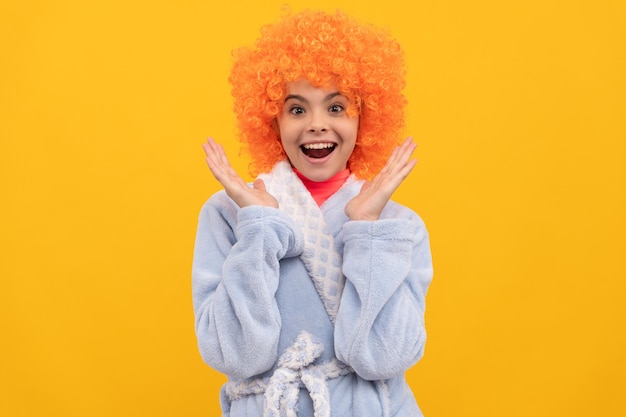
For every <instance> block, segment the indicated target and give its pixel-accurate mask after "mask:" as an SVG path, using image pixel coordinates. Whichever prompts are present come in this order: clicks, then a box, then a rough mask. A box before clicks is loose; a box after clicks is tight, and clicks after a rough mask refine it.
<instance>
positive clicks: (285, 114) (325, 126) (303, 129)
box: [276, 80, 359, 182]
mask: <svg viewBox="0 0 626 417" xmlns="http://www.w3.org/2000/svg"><path fill="white" fill-rule="evenodd" d="M286 92H287V94H286V97H285V102H284V104H283V109H282V111H281V112H280V114H279V115H278V117H277V119H276V122H277V127H278V131H279V136H280V140H281V142H282V144H283V148H284V149H285V152H286V153H287V157H288V158H289V162H291V165H292V166H293V167H294V168H296V169H297V170H298V171H300V173H301V174H302V175H304V176H305V177H307V178H308V179H310V180H312V181H318V182H320V181H326V180H327V179H329V178H331V177H333V176H334V175H335V174H337V173H338V172H340V171H342V170H344V169H346V167H347V163H348V158H350V155H352V151H353V150H354V145H355V143H356V137H357V131H358V127H359V118H358V116H357V117H350V116H348V113H347V109H348V106H349V105H350V101H349V100H348V98H347V97H344V96H342V95H341V94H339V92H338V91H337V90H335V89H333V88H331V89H323V88H318V87H314V86H312V85H311V84H310V83H309V82H308V81H306V80H300V81H295V82H291V83H288V84H287V88H286Z"/></svg>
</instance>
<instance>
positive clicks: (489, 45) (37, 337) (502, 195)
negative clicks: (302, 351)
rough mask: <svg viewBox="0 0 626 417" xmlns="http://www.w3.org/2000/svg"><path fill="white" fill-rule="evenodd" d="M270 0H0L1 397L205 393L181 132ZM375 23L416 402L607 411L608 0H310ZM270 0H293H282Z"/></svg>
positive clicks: (90, 409) (232, 149) (613, 280)
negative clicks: (394, 137)
mask: <svg viewBox="0 0 626 417" xmlns="http://www.w3.org/2000/svg"><path fill="white" fill-rule="evenodd" d="M282 3H283V0H268V1H257V0H245V1H237V2H230V1H210V0H206V1H192V0H181V1H164V0H153V1H129V0H125V1H122V0H109V1H104V0H97V1H78V0H74V1H71V0H64V1H40V2H37V1H33V0H30V1H15V0H2V2H1V3H0V139H1V144H0V175H1V177H0V178H1V183H0V185H1V188H0V196H1V197H0V198H1V203H0V239H1V247H0V257H1V258H0V260H1V262H0V277H1V287H0V313H1V314H0V320H1V321H0V332H1V333H0V335H1V336H0V338H1V339H0V415H2V416H7V417H20V416H63V417H74V416H76V417H91V416H94V417H95V416H117V417H122V416H151V417H155V416H195V415H204V416H216V415H219V411H218V410H219V408H218V405H217V398H218V387H219V385H220V384H221V383H222V382H223V381H224V378H223V377H222V376H221V375H219V374H218V373H215V372H213V371H212V370H210V368H209V367H207V366H206V365H204V364H203V363H202V361H201V359H200V356H199V354H198V352H197V349H196V345H195V336H194V333H193V318H192V307H191V295H190V266H191V255H192V249H193V240H194V234H195V227H196V220H197V214H198V211H199V209H200V206H201V204H202V203H203V202H204V200H205V199H206V198H208V196H209V195H211V194H212V193H213V192H215V191H216V190H217V189H218V184H217V183H216V182H215V180H213V179H212V178H211V177H210V175H209V172H208V170H207V168H206V166H205V163H204V160H203V153H202V150H201V146H200V145H201V143H202V142H203V141H204V140H205V138H206V137H207V136H209V135H211V136H214V137H216V138H217V139H218V140H220V141H223V142H227V143H228V146H227V150H228V153H229V154H230V155H231V157H232V158H233V159H236V164H237V167H238V168H239V170H240V171H241V172H242V173H244V172H245V169H246V166H247V162H246V161H245V160H243V159H240V158H238V156H237V155H238V145H237V143H236V141H234V140H233V132H234V117H233V115H232V112H231V101H230V96H229V86H228V84H227V81H226V79H227V75H228V71H229V67H230V51H231V50H232V49H233V48H236V47H238V46H241V45H244V44H250V43H251V42H252V41H253V39H254V38H255V37H256V36H257V34H258V29H259V27H260V26H261V25H262V24H265V23H267V22H271V21H274V20H275V19H276V18H277V17H278V16H279V15H280V14H281V5H282ZM309 6H315V7H321V8H324V9H327V10H334V9H335V8H342V9H344V10H345V11H346V12H348V13H350V14H352V15H354V16H356V17H357V18H359V19H361V20H366V21H370V22H374V23H377V24H379V25H383V26H388V27H390V28H391V30H392V32H393V33H394V34H395V36H396V37H397V38H398V39H399V40H400V42H401V43H402V44H403V45H404V47H405V50H406V53H407V56H408V63H409V79H408V83H409V84H408V88H407V95H408V98H409V103H410V104H409V115H408V119H407V123H408V128H407V135H409V134H410V135H413V136H414V137H415V138H416V140H417V141H418V142H419V148H418V158H419V160H420V162H419V164H418V166H417V168H416V169H415V171H414V172H413V174H412V176H411V177H410V179H408V180H407V181H406V183H405V184H403V186H402V188H401V189H400V190H399V191H398V192H397V194H396V195H395V199H397V200H399V201H400V202H402V203H405V204H407V205H409V206H411V207H412V208H414V209H415V210H416V211H418V212H419V213H420V214H421V215H422V217H423V218H424V219H425V221H426V222H427V225H428V226H429V230H430V233H431V238H432V248H433V255H434V263H435V268H436V273H435V279H434V281H433V285H432V287H431V291H430V293H429V295H428V311H427V327H428V331H429V341H428V344H427V349H426V356H425V358H424V359H423V360H422V361H421V362H420V363H419V364H418V365H417V366H416V367H414V368H413V369H411V370H410V371H409V372H408V379H409V382H410V384H411V387H412V388H413V390H414V392H415V395H416V397H417V399H418V402H419V404H420V406H421V407H422V409H423V411H424V413H425V415H426V416H427V417H453V416H481V417H485V416H493V417H503V416H506V417H513V416H535V417H537V416H618V415H626V411H625V409H626V407H625V404H624V393H625V392H626V383H625V381H624V375H626V360H625V353H624V352H625V351H626V340H625V336H624V335H625V333H626V302H625V301H624V298H625V295H626V291H625V289H626V284H625V283H624V282H625V281H626V273H625V269H626V265H625V263H624V259H625V256H624V255H625V249H626V245H625V243H624V235H625V234H626V225H625V222H624V219H625V213H626V204H625V203H626V201H625V197H624V195H625V188H626V187H625V185H626V184H625V179H626V172H625V165H626V164H625V163H624V160H625V158H626V152H625V150H626V149H625V142H626V125H625V116H626V105H625V104H624V97H625V93H626V89H625V81H624V78H625V77H624V74H625V73H626V53H625V51H626V29H625V28H626V13H625V9H626V6H625V5H624V2H623V1H621V0H614V1H609V0H588V1H576V0H574V1H566V0H561V1H557V0H529V1H513V2H505V1H496V0H493V1H488V0H476V1H453V0H437V1H435V0H429V1H407V0H387V1H380V0H376V1H372V0H367V1H363V0H360V1H341V0H337V1H319V2H315V3H313V2H312V3H310V4H309ZM292 7H293V9H294V10H296V11H297V10H300V8H301V7H303V4H302V3H301V2H296V4H292Z"/></svg>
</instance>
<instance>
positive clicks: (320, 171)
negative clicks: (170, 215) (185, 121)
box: [193, 11, 432, 417]
mask: <svg viewBox="0 0 626 417" xmlns="http://www.w3.org/2000/svg"><path fill="white" fill-rule="evenodd" d="M230 82H231V84H232V86H233V89H232V91H233V96H234V103H235V110H236V112H237V118H238V126H239V131H240V137H241V139H242V141H243V143H244V144H246V145H247V148H248V150H249V151H250V154H251V156H252V164H251V173H252V174H253V175H254V176H256V177H257V179H256V180H255V181H254V183H253V184H252V185H251V186H250V185H249V184H246V183H245V182H244V180H243V179H242V178H241V177H240V176H239V175H238V174H237V173H236V172H235V171H234V170H233V168H232V167H231V165H230V164H229V162H228V159H227V157H226V154H225V152H224V150H223V148H222V147H221V146H220V145H219V144H217V143H216V142H215V141H213V140H212V139H209V140H208V141H207V143H206V144H205V145H204V150H205V152H206V160H207V163H208V165H209V168H210V170H211V172H212V173H213V175H214V176H215V178H216V179H217V180H218V181H219V182H220V183H221V184H222V185H223V187H224V191H220V192H218V193H217V194H215V195H213V196H212V197H211V198H210V199H209V201H208V202H207V203H206V204H205V205H204V207H203V208H202V211H201V214H200V218H199V225H198V233H197V237H196V245H195V253H194V261H193V302H194V312H195V327H196V334H197V338H198V345H199V349H200V352H201V355H202V357H203V359H204V360H205V361H206V362H207V364H209V365H210V366H211V367H213V368H214V369H217V370H218V371H220V372H223V373H225V374H226V375H227V376H228V379H229V381H228V382H227V383H226V384H225V385H224V387H223V388H222V391H221V398H220V399H221V406H222V410H223V415H224V416H232V417H240V416H264V417H270V416H275V417H279V416H294V417H295V416H300V417H302V416H307V417H308V416H316V417H330V416H331V415H332V416H361V417H363V416H420V415H421V412H420V411H419V408H418V406H417V404H416V402H415V399H414V398H413V395H412V393H411V390H410V388H409V387H408V385H407V383H406V382H405V379H404V372H405V371H406V370H407V369H408V368H409V367H411V366H412V365H413V364H415V363H416V362H417V361H418V360H419V359H420V358H421V356H422V354H423V350H424V343H425V340H426V333H425V328H424V308H425V302H424V298H425V295H426V291H427V288H428V285H429V283H430V281H431V278H432V266H431V255H430V248H429V242H428V235H427V232H426V229H425V227H424V224H423V222H422V220H421V219H420V218H419V217H418V216H417V215H416V214H415V213H414V212H413V211H411V210H410V209H408V208H406V207H403V206H400V205H398V204H396V203H394V202H392V201H390V197H391V195H392V193H393V192H394V191H395V189H396V188H397V187H398V186H399V185H400V183H401V182H402V181H403V180H404V179H405V178H406V177H407V175H408V174H409V173H410V172H411V170H412V169H413V167H414V166H415V160H414V159H412V158H411V155H412V153H413V151H414V149H415V144H414V143H413V141H412V140H411V139H407V140H405V141H404V142H402V143H401V144H400V145H399V146H397V144H398V137H399V135H400V131H401V129H402V128H403V125H404V123H403V111H404V107H405V104H406V100H405V98H404V96H403V95H402V90H403V88H404V58H403V54H402V51H401V49H400V47H399V45H398V44H397V42H396V41H395V40H394V39H392V38H391V37H390V36H389V34H388V33H387V32H385V31H383V30H381V29H378V28H376V27H373V26H371V25H366V24H360V23H357V22H356V21H354V20H353V19H351V18H349V17H347V16H345V15H344V14H343V13H341V12H336V13H334V14H326V13H323V12H316V11H304V12H301V13H299V14H296V15H293V16H286V17H284V18H283V19H282V20H280V21H279V22H278V23H275V24H273V25H269V26H266V27H264V28H263V29H262V31H261V37H260V38H259V39H258V40H257V42H256V44H255V46H254V47H253V48H244V49H241V50H239V51H236V53H235V54H234V66H233V69H232V72H231V76H230Z"/></svg>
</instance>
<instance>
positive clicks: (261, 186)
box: [252, 178, 267, 191]
mask: <svg viewBox="0 0 626 417" xmlns="http://www.w3.org/2000/svg"><path fill="white" fill-rule="evenodd" d="M252 187H253V188H254V189H255V190H259V191H267V189H266V188H265V182H264V181H263V180H262V179H260V178H257V179H256V180H254V182H253V183H252Z"/></svg>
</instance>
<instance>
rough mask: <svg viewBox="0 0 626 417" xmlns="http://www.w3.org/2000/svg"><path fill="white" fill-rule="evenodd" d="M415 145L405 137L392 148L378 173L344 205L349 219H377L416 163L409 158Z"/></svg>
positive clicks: (410, 139)
mask: <svg viewBox="0 0 626 417" xmlns="http://www.w3.org/2000/svg"><path fill="white" fill-rule="evenodd" d="M416 147H417V145H416V144H415V143H414V142H413V139H412V138H407V139H406V140H405V141H404V142H403V143H402V144H401V145H400V146H398V147H397V148H395V149H394V150H393V152H392V153H391V156H390V157H389V159H388V160H387V163H386V164H385V166H384V167H383V169H382V170H381V171H380V173H379V174H378V175H376V176H375V177H374V179H373V180H372V181H367V182H365V184H363V187H362V188H361V192H359V194H357V195H356V196H355V197H354V198H353V199H352V200H350V201H349V202H348V204H347V205H346V208H345V211H346V215H347V216H348V217H349V218H350V220H378V218H379V217H380V213H381V212H382V211H383V208H384V207H385V205H386V204H387V202H388V201H389V199H390V198H391V195H392V194H393V192H394V191H395V190H396V189H397V188H398V186H400V184H401V183H402V181H404V179H405V178H406V177H407V176H408V175H409V173H410V172H411V170H412V169H413V167H414V166H415V164H416V163H417V160H416V159H411V155H412V154H413V151H415V148H416Z"/></svg>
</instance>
